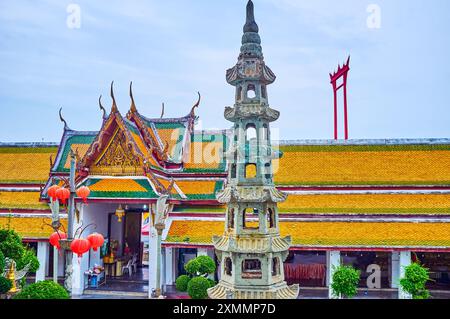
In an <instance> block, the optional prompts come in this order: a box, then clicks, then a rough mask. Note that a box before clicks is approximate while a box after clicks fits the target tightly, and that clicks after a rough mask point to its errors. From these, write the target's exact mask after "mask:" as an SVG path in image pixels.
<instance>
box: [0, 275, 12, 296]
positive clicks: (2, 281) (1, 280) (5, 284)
mask: <svg viewBox="0 0 450 319" xmlns="http://www.w3.org/2000/svg"><path fill="white" fill-rule="evenodd" d="M11 287H12V282H11V280H9V279H7V278H5V277H1V276H0V295H1V294H5V293H7V292H8V291H9V290H10V289H11Z"/></svg>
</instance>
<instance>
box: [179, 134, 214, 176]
mask: <svg viewBox="0 0 450 319" xmlns="http://www.w3.org/2000/svg"><path fill="white" fill-rule="evenodd" d="M222 156H223V143H222V142H205V141H203V142H198V141H193V142H191V143H190V150H189V157H188V161H187V162H186V163H185V164H184V167H185V168H186V169H188V170H189V169H192V170H208V169H211V170H217V169H219V168H220V166H221V164H222Z"/></svg>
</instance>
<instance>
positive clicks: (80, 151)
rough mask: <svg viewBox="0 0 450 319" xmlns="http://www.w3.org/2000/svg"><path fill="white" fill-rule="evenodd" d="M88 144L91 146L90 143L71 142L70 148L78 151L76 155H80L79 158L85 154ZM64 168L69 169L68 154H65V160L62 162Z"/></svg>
mask: <svg viewBox="0 0 450 319" xmlns="http://www.w3.org/2000/svg"><path fill="white" fill-rule="evenodd" d="M89 146H91V144H72V145H71V146H70V148H71V149H72V151H74V152H76V151H78V155H79V156H80V158H83V157H84V155H86V152H87V151H88V149H89ZM64 168H66V169H70V156H67V159H66V162H65V163H64Z"/></svg>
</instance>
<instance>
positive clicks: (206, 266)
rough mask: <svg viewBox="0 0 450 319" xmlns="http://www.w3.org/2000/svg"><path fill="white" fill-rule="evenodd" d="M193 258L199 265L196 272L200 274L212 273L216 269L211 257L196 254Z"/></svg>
mask: <svg viewBox="0 0 450 319" xmlns="http://www.w3.org/2000/svg"><path fill="white" fill-rule="evenodd" d="M195 259H196V260H197V261H198V262H199V264H200V267H199V268H198V272H199V274H200V275H201V276H206V275H209V274H213V273H214V272H215V271H216V263H215V262H214V260H213V259H212V258H211V257H209V256H198V257H197V258H195Z"/></svg>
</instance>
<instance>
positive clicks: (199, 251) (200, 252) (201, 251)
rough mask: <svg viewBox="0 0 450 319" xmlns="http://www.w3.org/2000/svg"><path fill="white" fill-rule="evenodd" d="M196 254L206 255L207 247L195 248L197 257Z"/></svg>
mask: <svg viewBox="0 0 450 319" xmlns="http://www.w3.org/2000/svg"><path fill="white" fill-rule="evenodd" d="M198 256H208V249H207V248H197V257H198Z"/></svg>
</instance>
